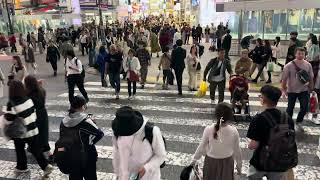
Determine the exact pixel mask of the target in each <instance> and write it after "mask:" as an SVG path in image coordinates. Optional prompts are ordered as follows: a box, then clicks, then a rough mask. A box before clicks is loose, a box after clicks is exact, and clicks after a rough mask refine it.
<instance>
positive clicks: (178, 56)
mask: <svg viewBox="0 0 320 180" xmlns="http://www.w3.org/2000/svg"><path fill="white" fill-rule="evenodd" d="M186 56H187V51H186V50H185V49H183V48H182V47H177V48H176V49H174V50H173V51H172V53H171V68H173V69H175V70H176V69H178V70H182V69H184V68H185V67H186V65H185V62H184V59H185V58H186Z"/></svg>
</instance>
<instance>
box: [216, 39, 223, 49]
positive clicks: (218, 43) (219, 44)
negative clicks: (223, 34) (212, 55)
mask: <svg viewBox="0 0 320 180" xmlns="http://www.w3.org/2000/svg"><path fill="white" fill-rule="evenodd" d="M221 46H222V42H221V39H220V38H218V39H217V48H218V49H221Z"/></svg>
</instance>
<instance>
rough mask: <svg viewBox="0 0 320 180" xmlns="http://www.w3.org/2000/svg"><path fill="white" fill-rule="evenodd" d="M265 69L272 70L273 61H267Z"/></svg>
mask: <svg viewBox="0 0 320 180" xmlns="http://www.w3.org/2000/svg"><path fill="white" fill-rule="evenodd" d="M267 71H268V72H273V62H270V61H269V62H267Z"/></svg>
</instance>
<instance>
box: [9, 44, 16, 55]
mask: <svg viewBox="0 0 320 180" xmlns="http://www.w3.org/2000/svg"><path fill="white" fill-rule="evenodd" d="M10 46H11V52H12V53H13V52H18V51H17V47H16V44H11V45H10Z"/></svg>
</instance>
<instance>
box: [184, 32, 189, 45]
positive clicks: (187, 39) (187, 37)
mask: <svg viewBox="0 0 320 180" xmlns="http://www.w3.org/2000/svg"><path fill="white" fill-rule="evenodd" d="M189 39H190V34H187V35H186V40H185V42H184V44H189Z"/></svg>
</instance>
